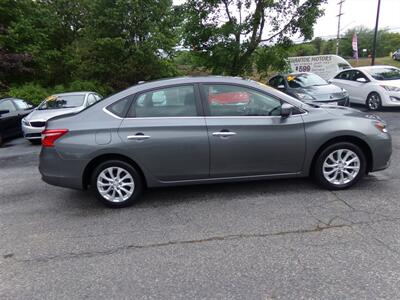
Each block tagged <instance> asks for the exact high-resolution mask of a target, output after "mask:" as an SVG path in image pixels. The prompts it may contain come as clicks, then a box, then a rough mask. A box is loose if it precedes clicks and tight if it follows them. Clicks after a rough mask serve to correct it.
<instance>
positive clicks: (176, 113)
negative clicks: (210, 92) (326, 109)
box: [128, 85, 197, 118]
mask: <svg viewBox="0 0 400 300" xmlns="http://www.w3.org/2000/svg"><path fill="white" fill-rule="evenodd" d="M128 116H129V117H137V118H148V117H191V116H197V109H196V97H195V92H194V86H193V85H182V86H174V87H166V88H162V89H157V90H152V91H149V92H145V93H142V94H139V95H138V96H137V97H136V101H135V102H134V104H133V105H132V107H131V109H130V110H129V112H128Z"/></svg>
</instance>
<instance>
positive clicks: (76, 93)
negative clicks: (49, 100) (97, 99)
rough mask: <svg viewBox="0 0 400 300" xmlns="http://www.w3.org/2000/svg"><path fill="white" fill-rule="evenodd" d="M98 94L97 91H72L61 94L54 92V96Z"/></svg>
mask: <svg viewBox="0 0 400 300" xmlns="http://www.w3.org/2000/svg"><path fill="white" fill-rule="evenodd" d="M90 93H93V94H97V93H96V92H88V91H85V92H70V93H59V94H52V96H81V95H86V94H90Z"/></svg>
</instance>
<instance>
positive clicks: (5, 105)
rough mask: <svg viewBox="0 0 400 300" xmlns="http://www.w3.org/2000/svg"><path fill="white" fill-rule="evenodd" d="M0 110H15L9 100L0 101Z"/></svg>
mask: <svg viewBox="0 0 400 300" xmlns="http://www.w3.org/2000/svg"><path fill="white" fill-rule="evenodd" d="M0 110H9V111H10V112H12V111H15V110H16V109H15V106H14V104H12V102H11V101H10V100H5V101H2V102H0Z"/></svg>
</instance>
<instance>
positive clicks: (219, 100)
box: [208, 92, 250, 104]
mask: <svg viewBox="0 0 400 300" xmlns="http://www.w3.org/2000/svg"><path fill="white" fill-rule="evenodd" d="M249 101H250V95H249V93H247V92H230V93H220V94H210V95H208V102H209V103H216V104H236V103H248V102H249Z"/></svg>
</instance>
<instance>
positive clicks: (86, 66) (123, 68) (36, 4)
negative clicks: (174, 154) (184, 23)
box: [0, 0, 180, 94]
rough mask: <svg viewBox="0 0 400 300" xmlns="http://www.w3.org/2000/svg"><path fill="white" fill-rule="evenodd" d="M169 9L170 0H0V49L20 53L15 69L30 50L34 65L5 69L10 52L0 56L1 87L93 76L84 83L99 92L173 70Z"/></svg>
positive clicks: (174, 30) (67, 84)
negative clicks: (29, 70) (0, 59)
mask: <svg viewBox="0 0 400 300" xmlns="http://www.w3.org/2000/svg"><path fill="white" fill-rule="evenodd" d="M175 9H176V8H175V7H174V6H173V5H172V0H113V1H110V0H75V1H70V0H36V1H32V0H0V54H2V53H4V55H7V57H10V53H11V54H15V55H20V56H18V57H19V58H20V60H21V62H20V65H21V67H20V69H21V70H22V67H23V66H24V65H23V64H22V59H23V58H27V57H28V56H26V55H29V57H30V58H31V62H30V65H29V67H31V70H32V72H31V73H29V74H28V73H26V74H23V76H21V72H10V70H15V69H16V66H17V64H16V63H14V61H15V59H13V60H8V61H10V65H7V66H5V64H4V63H1V62H0V87H1V86H3V88H4V86H7V85H8V86H13V89H15V86H16V85H21V90H22V91H24V90H25V89H26V88H28V87H29V88H32V86H35V87H36V86H39V85H40V86H43V87H45V88H46V89H48V90H53V88H54V87H57V88H56V89H57V90H60V89H61V88H64V89H70V88H75V87H76V88H79V87H80V86H79V85H78V86H75V82H96V86H95V87H92V86H89V87H90V90H94V89H95V90H96V89H97V90H101V91H100V92H101V93H102V94H105V93H108V92H109V91H110V90H115V89H123V88H126V87H128V86H130V85H132V84H135V83H137V82H138V81H140V80H151V79H157V78H161V77H169V76H174V75H177V74H178V71H177V69H176V67H175V65H174V64H173V63H172V61H171V57H172V55H173V52H174V51H173V47H174V46H175V45H176V44H177V42H178V32H179V28H178V21H179V20H180V16H179V15H177V14H176V11H175ZM4 49H6V50H4ZM4 55H3V56H4ZM21 55H22V56H21ZM3 56H1V58H3ZM16 57H17V56H16ZM2 61H6V60H5V59H2ZM8 61H6V62H8ZM32 81H34V82H35V84H32V85H29V84H24V83H29V82H32ZM3 82H4V84H3ZM83 87H84V86H83Z"/></svg>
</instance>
